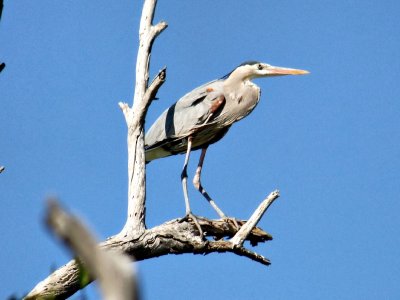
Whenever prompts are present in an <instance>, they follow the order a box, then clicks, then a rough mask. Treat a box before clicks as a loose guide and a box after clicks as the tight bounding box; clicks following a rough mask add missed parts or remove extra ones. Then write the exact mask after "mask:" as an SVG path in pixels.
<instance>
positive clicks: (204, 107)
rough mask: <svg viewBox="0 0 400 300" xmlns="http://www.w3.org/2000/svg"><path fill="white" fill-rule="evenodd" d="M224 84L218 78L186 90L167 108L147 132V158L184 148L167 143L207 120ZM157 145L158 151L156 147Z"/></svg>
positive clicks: (184, 135) (179, 138)
mask: <svg viewBox="0 0 400 300" xmlns="http://www.w3.org/2000/svg"><path fill="white" fill-rule="evenodd" d="M221 86H222V84H220V83H219V82H218V81H213V82H210V83H207V84H205V85H203V86H201V87H199V88H197V89H195V90H193V91H192V92H190V93H188V94H186V95H185V96H183V97H182V98H181V99H179V100H178V101H177V102H176V103H175V104H174V105H172V106H171V107H170V108H168V109H167V110H165V111H164V112H163V113H162V114H161V116H160V117H159V118H158V119H157V120H156V121H155V123H154V124H153V125H152V126H151V127H150V129H149V131H148V132H147V134H146V137H145V147H146V161H150V160H153V159H156V158H159V157H165V156H168V155H171V154H174V151H175V152H177V151H178V152H181V151H180V150H177V149H167V148H168V145H169V144H171V142H173V141H174V142H176V141H178V140H181V139H184V138H186V137H187V136H189V135H190V134H191V133H192V130H193V129H194V128H196V126H198V125H201V124H203V123H204V122H205V121H206V120H207V118H208V117H209V115H210V113H211V111H212V107H213V103H214V102H215V101H216V99H218V96H220V95H221V92H222V88H221ZM156 149H157V151H153V150H156ZM168 150H169V151H168Z"/></svg>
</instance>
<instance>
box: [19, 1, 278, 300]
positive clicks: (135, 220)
mask: <svg viewBox="0 0 400 300" xmlns="http://www.w3.org/2000/svg"><path fill="white" fill-rule="evenodd" d="M156 2H157V1H156V0H145V1H144V5H143V11H142V16H141V21H140V29H139V41H140V42H139V49H138V56H137V62H136V85H135V94H134V100H133V105H132V107H130V106H129V105H128V104H127V103H122V102H120V103H119V106H120V108H121V110H122V112H123V114H124V117H125V121H126V123H127V128H128V136H127V147H128V214H127V220H126V223H125V226H124V228H123V229H122V230H121V232H120V233H118V234H117V235H115V236H112V237H110V238H108V239H107V240H106V241H104V242H102V243H100V247H102V248H105V249H110V250H117V251H122V252H123V253H125V254H127V255H129V256H130V257H132V258H134V259H136V260H144V259H150V258H154V257H159V256H163V255H167V254H184V253H192V254H203V255H205V254H209V253H222V252H231V253H234V254H236V255H239V256H244V257H247V258H250V259H252V260H254V261H256V262H259V263H261V264H264V265H269V264H270V261H269V260H268V259H267V258H265V257H263V256H262V255H259V254H257V253H255V252H253V251H251V250H249V249H246V248H245V247H244V246H243V243H244V241H246V240H247V241H250V243H251V244H252V245H253V246H255V245H257V244H258V243H264V242H266V241H268V240H271V239H272V237H271V236H270V235H269V234H268V233H266V232H265V231H263V230H262V229H260V228H257V227H256V226H257V223H258V221H259V220H260V218H261V216H262V215H263V214H264V212H265V211H266V209H267V208H268V207H269V205H270V204H271V203H272V202H273V201H274V200H275V199H277V198H278V197H279V192H278V191H275V192H272V193H271V194H270V195H269V196H268V197H267V199H265V200H264V201H263V202H262V203H261V204H260V206H259V207H258V208H257V209H256V211H255V213H254V214H253V215H252V216H251V218H250V219H249V220H248V221H237V223H238V225H239V226H242V227H241V228H242V229H241V230H239V231H238V230H237V228H236V227H235V224H234V222H231V221H226V220H208V219H205V218H202V217H199V218H198V221H199V223H200V226H201V227H202V229H203V231H204V233H205V236H206V238H203V237H200V236H199V231H198V229H197V227H196V226H195V225H194V224H193V223H192V222H190V221H179V219H174V220H171V221H168V222H166V223H164V224H162V225H159V226H156V227H154V228H151V229H146V223H145V203H146V189H145V188H146V185H145V175H146V174H145V170H146V168H145V152H144V128H143V125H144V120H145V116H146V113H147V109H148V107H149V106H150V104H151V102H152V100H153V99H154V98H155V96H156V94H157V91H158V89H159V88H160V87H161V85H162V84H163V83H164V81H165V79H166V69H162V70H161V71H160V72H159V73H158V74H157V75H156V76H155V78H154V80H153V81H152V82H151V83H150V84H148V82H149V64H150V53H151V47H152V45H153V43H154V40H155V38H156V37H157V36H158V35H159V34H160V33H161V32H162V31H163V30H164V29H165V28H166V27H167V24H166V23H165V22H160V23H158V24H156V25H153V24H152V21H153V17H154V10H155V6H156ZM91 281H92V279H88V280H86V281H82V280H80V278H79V266H78V264H77V262H76V261H75V260H72V261H70V262H69V263H67V264H66V265H64V266H63V267H61V268H59V269H58V270H56V271H55V272H53V273H52V274H51V275H50V276H48V277H47V278H46V279H44V280H43V281H41V282H39V283H38V284H37V285H36V286H35V287H34V289H33V290H32V291H31V292H30V293H29V294H28V295H27V296H26V297H25V299H65V298H67V297H69V296H71V295H73V294H74V293H75V292H77V291H78V290H79V289H81V288H83V287H84V286H86V285H87V284H89V283H90V282H91Z"/></svg>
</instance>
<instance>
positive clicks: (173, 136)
mask: <svg viewBox="0 0 400 300" xmlns="http://www.w3.org/2000/svg"><path fill="white" fill-rule="evenodd" d="M307 73H308V71H304V70H297V69H288V68H282V67H274V66H271V65H268V64H266V63H261V62H258V61H250V62H245V63H243V64H241V65H239V66H238V67H237V68H235V69H234V70H233V71H232V72H230V73H229V74H227V75H225V76H224V77H222V78H221V79H217V80H214V81H211V82H208V83H206V84H204V85H202V86H200V87H198V88H196V89H194V90H193V91H191V92H189V93H187V94H186V95H185V96H183V97H182V98H181V99H179V100H178V101H177V102H176V103H175V104H173V105H172V106H171V107H170V108H168V109H167V110H166V111H164V112H163V113H162V114H161V116H160V117H159V118H158V119H157V120H156V121H155V123H154V124H153V125H152V126H151V128H150V129H149V131H148V132H147V134H146V137H145V147H146V162H150V161H152V160H155V159H157V158H162V157H166V156H170V155H175V154H179V153H186V156H185V163H184V165H183V170H182V174H181V180H182V187H183V194H184V198H185V205H186V219H188V218H189V217H190V218H191V219H192V220H193V221H194V222H195V224H196V226H197V227H198V228H199V231H200V233H201V234H202V231H201V228H200V226H199V225H198V222H197V220H196V217H195V216H194V215H193V214H192V211H191V209H190V204H189V197H188V192H187V165H188V161H189V156H190V152H191V151H192V150H197V149H201V155H200V160H199V163H198V166H197V169H196V173H195V176H194V178H193V184H194V186H195V188H196V189H197V190H198V191H199V192H200V193H201V194H202V195H203V196H204V197H205V198H206V199H207V201H208V202H209V203H210V204H211V206H212V207H213V208H214V209H215V211H216V212H217V213H218V215H219V216H220V217H221V218H223V219H226V218H227V217H226V215H225V214H224V213H223V212H222V210H221V209H220V208H219V207H218V206H217V205H216V203H215V201H213V199H212V198H211V197H210V196H209V194H208V193H207V192H206V191H205V189H204V188H203V186H202V185H201V182H200V176H201V169H202V166H203V162H204V157H205V155H206V151H207V148H208V146H209V145H211V144H213V143H215V142H217V141H219V140H220V139H221V138H222V137H223V136H224V135H225V134H226V133H227V132H228V130H229V128H230V127H231V125H232V124H233V123H235V122H237V121H239V120H241V119H243V118H244V117H246V116H247V115H248V114H249V113H251V112H252V111H253V109H254V108H255V107H256V105H257V103H258V101H259V100H260V94H261V91H260V88H259V87H258V86H257V85H255V84H254V83H252V82H251V80H252V79H254V78H257V77H269V76H281V75H300V74H307Z"/></svg>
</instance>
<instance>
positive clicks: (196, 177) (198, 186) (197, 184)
mask: <svg viewBox="0 0 400 300" xmlns="http://www.w3.org/2000/svg"><path fill="white" fill-rule="evenodd" d="M206 152H207V147H205V148H203V149H201V154H200V159H199V164H198V165H197V169H196V174H195V175H194V178H193V185H194V187H195V188H196V189H197V190H198V191H199V192H200V193H201V194H202V195H203V196H204V198H206V199H207V201H208V202H209V203H210V204H211V206H212V207H213V208H214V210H215V211H216V212H217V214H218V215H219V217H220V218H221V219H226V215H225V214H224V213H223V211H222V210H221V209H220V208H219V207H218V206H217V204H216V203H215V201H214V200H213V199H212V198H211V197H210V195H209V194H208V193H207V192H206V190H205V189H204V188H203V186H202V185H201V181H200V177H201V170H202V168H203V163H204V157H205V156H206Z"/></svg>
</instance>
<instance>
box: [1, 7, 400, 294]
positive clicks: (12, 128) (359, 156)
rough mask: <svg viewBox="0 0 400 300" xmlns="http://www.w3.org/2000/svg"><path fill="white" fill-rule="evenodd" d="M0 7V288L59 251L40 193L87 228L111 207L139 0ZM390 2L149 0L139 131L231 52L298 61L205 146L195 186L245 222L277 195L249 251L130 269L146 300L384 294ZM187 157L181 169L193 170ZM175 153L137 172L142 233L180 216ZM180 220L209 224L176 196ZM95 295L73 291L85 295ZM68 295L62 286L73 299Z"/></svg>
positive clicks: (394, 250) (230, 62)
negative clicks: (142, 195) (151, 16)
mask: <svg viewBox="0 0 400 300" xmlns="http://www.w3.org/2000/svg"><path fill="white" fill-rule="evenodd" d="M89 2H90V1H84V2H82V1H54V0H43V1H26V0H20V1H7V0H6V1H5V4H4V5H5V7H4V12H3V18H2V20H1V24H0V61H5V62H6V64H7V67H6V69H5V70H4V71H3V72H2V73H1V74H0V164H1V165H4V166H6V171H5V172H4V173H2V174H1V175H0V201H1V207H2V208H1V210H0V228H1V239H2V242H1V247H0V270H1V272H0V282H1V285H0V298H1V299H4V298H5V297H6V296H9V295H11V294H13V293H16V294H17V295H22V294H23V293H24V292H27V291H29V290H30V289H31V288H32V287H33V286H34V285H35V284H36V283H37V282H38V281H40V280H42V279H43V278H45V277H46V275H47V274H48V273H49V269H50V268H51V267H53V266H60V265H62V264H64V263H66V262H67V261H68V260H69V259H70V254H69V253H68V252H67V251H65V249H64V248H62V247H61V246H60V245H59V244H58V243H57V242H56V241H55V240H54V239H53V238H52V237H51V236H50V235H49V234H48V232H47V231H46V230H45V229H44V226H43V224H42V216H43V210H44V199H45V197H46V196H47V195H54V194H56V195H58V196H59V197H60V199H61V200H62V202H63V203H64V204H65V206H67V207H68V208H70V209H71V210H72V211H73V212H75V213H77V214H78V215H80V216H82V217H84V219H85V220H86V221H87V222H88V223H89V224H90V225H91V227H92V228H94V229H95V231H96V232H97V234H98V236H99V238H100V239H104V238H106V237H107V236H110V235H113V234H115V233H117V232H118V231H119V230H120V229H121V228H122V226H123V224H124V221H125V214H126V205H127V203H126V201H127V200H126V194H127V185H126V182H127V178H126V174H127V171H126V168H127V166H126V164H127V158H126V128H125V122H124V118H123V115H122V113H121V112H120V110H119V107H118V105H117V103H118V101H121V100H123V101H128V102H130V103H131V101H132V100H131V99H132V95H133V85H134V65H135V60H136V51H137V40H138V23H139V17H140V12H141V1H132V0H129V1H128V0H124V1H93V2H92V3H89ZM399 11H400V4H399V1H394V0H393V1H390V0H387V1H369V0H358V1H357V0H354V1H350V0H348V1H343V0H336V1H316V0H314V1H307V0H305V1H297V0H288V1H265V0H254V1H227V0H225V1H215V0H213V1H212V0H207V1H195V0H191V1H163V0H160V1H159V5H158V9H157V14H156V18H155V20H156V21H159V20H165V21H167V22H168V24H169V27H168V29H167V30H166V31H165V32H164V33H163V34H162V35H161V36H160V37H159V38H158V39H157V41H156V43H155V45H154V51H153V54H152V64H151V69H152V75H154V74H155V72H156V71H157V70H158V69H160V68H161V67H163V66H164V65H166V66H167V67H168V75H167V76H168V77H167V82H166V83H165V84H164V86H163V87H162V89H161V90H160V92H159V94H158V96H159V98H160V100H159V101H156V102H154V104H153V105H152V106H151V108H150V111H149V114H148V118H147V119H148V122H147V124H146V125H147V126H149V125H150V124H151V122H152V121H154V120H155V119H156V117H157V115H158V114H160V113H161V112H162V111H163V110H164V109H165V108H166V107H168V106H169V105H171V104H172V103H173V102H174V101H176V100H177V99H178V98H179V97H180V96H182V95H183V94H184V93H186V92H187V91H189V90H191V89H192V88H194V87H196V86H198V85H200V84H202V83H204V82H207V81H209V80H212V79H214V78H218V77H220V76H222V75H225V74H226V73H227V72H229V71H230V70H231V69H232V68H234V67H235V66H236V65H238V64H240V63H241V62H242V61H245V60H250V59H251V60H261V61H264V62H267V63H270V64H274V65H279V66H286V67H293V68H303V69H307V70H309V71H311V74H310V75H308V76H298V77H294V76H293V77H289V76H288V77H280V78H272V79H260V80H257V81H256V83H257V84H258V85H260V86H261V88H262V91H263V92H262V99H261V101H260V104H259V106H258V107H257V109H256V110H255V111H254V112H253V113H252V114H251V115H250V116H249V117H247V118H246V119H244V120H243V121H241V122H239V123H237V124H236V125H235V126H233V128H232V129H231V131H230V132H229V133H228V135H227V136H226V137H225V138H224V139H223V140H222V141H221V142H220V143H218V144H217V145H214V146H212V147H211V148H210V150H209V153H208V156H207V158H206V165H205V169H204V173H203V174H204V178H203V183H204V185H205V186H206V187H207V188H208V190H209V192H210V194H211V195H213V197H214V198H215V199H216V201H217V203H218V204H219V205H220V206H221V208H222V209H223V210H224V211H226V212H227V214H229V215H231V216H235V217H237V218H242V219H246V218H248V217H249V215H250V214H251V212H252V211H253V210H254V208H255V207H256V206H257V205H258V203H259V202H260V201H261V200H262V199H263V198H264V197H265V196H266V195H267V194H268V193H270V192H271V191H272V190H274V189H276V188H279V189H280V190H281V198H279V199H278V200H277V201H276V202H275V203H274V204H273V206H272V207H271V208H270V210H269V211H268V212H267V214H266V215H265V216H264V218H263V219H262V221H261V223H260V226H261V227H263V228H264V229H265V230H267V231H268V232H270V233H271V234H272V235H273V236H274V240H273V241H272V242H269V243H267V244H266V245H261V246H259V247H258V248H257V249H256V250H257V251H258V252H260V253H261V254H263V255H265V256H267V257H269V258H270V259H271V261H272V265H271V266H270V267H264V266H261V265H259V264H257V263H255V262H253V261H250V260H248V259H245V258H242V257H238V256H235V255H232V254H212V255H208V256H206V257H203V256H194V255H181V256H168V257H162V258H157V259H153V260H149V261H145V262H141V263H139V264H138V268H139V274H140V280H141V283H142V293H143V294H144V296H145V299H188V298H191V299H204V298H208V299H266V298H268V299H399V298H400V284H399V278H400V255H399V253H400V252H399V248H400V218H399V217H398V214H399V211H400V199H399V195H400V180H399V171H400V151H399V150H400V125H399V119H400V118H399V117H400V116H399V114H400V84H399V82H400V73H399V70H400V56H399V49H400V34H399V33H400V23H399ZM197 157H198V153H196V154H195V155H194V156H193V158H194V160H193V163H192V164H191V166H190V168H189V169H190V172H193V171H194V166H195V163H194V161H195V159H196V158H197ZM182 163H183V157H182V156H176V157H171V158H168V159H163V160H159V161H155V162H153V163H151V164H150V165H149V166H148V199H147V225H148V226H149V227H152V226H154V225H158V224H160V223H163V222H164V221H166V220H169V219H172V218H177V217H181V216H183V214H184V201H183V197H182V193H181V186H180V170H181V167H182ZM190 195H191V199H192V206H193V210H194V212H195V213H197V214H200V215H204V216H207V217H216V215H215V213H214V211H212V210H211V208H210V207H209V205H208V204H207V203H206V201H204V200H203V199H202V198H201V196H200V195H199V194H197V192H195V191H194V190H193V189H191V190H190ZM94 290H95V289H94V287H93V286H92V287H90V288H89V291H88V292H87V293H88V294H89V296H91V299H95V297H96V296H95V295H96V294H95V293H96V292H95V291H94ZM74 298H75V299H77V296H74Z"/></svg>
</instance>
